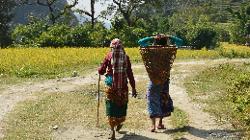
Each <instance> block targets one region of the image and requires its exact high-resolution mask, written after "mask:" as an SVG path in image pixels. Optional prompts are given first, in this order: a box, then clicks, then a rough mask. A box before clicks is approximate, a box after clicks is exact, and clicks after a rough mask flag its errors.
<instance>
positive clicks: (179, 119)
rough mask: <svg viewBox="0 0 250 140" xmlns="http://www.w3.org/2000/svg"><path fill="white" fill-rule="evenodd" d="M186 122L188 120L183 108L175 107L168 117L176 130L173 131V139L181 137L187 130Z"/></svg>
mask: <svg viewBox="0 0 250 140" xmlns="http://www.w3.org/2000/svg"><path fill="white" fill-rule="evenodd" d="M188 122H189V120H188V116H187V114H186V113H185V112H184V111H183V110H181V109H179V108H177V107H175V110H174V112H173V113H172V116H171V117H170V123H171V125H172V126H173V127H174V128H175V130H178V131H176V132H175V133H173V138H174V139H181V138H182V137H183V136H184V134H185V133H186V132H187V130H186V126H188Z"/></svg>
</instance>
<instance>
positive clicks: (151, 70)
mask: <svg viewBox="0 0 250 140" xmlns="http://www.w3.org/2000/svg"><path fill="white" fill-rule="evenodd" d="M176 52H177V48H176V47H175V46H149V47H146V48H140V53H141V55H142V60H143V63H144V65H145V67H146V70H147V72H148V76H149V78H150V80H151V81H152V82H153V83H154V84H163V83H164V82H165V81H166V80H167V79H169V77H170V70H171V68H172V65H173V62H174V60H175V57H176Z"/></svg>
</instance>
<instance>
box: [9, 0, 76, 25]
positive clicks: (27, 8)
mask: <svg viewBox="0 0 250 140" xmlns="http://www.w3.org/2000/svg"><path fill="white" fill-rule="evenodd" d="M65 4H67V0H58V1H57V2H56V4H55V5H56V7H58V8H59V10H61V9H63V7H64V5H65ZM48 13H49V10H48V8H47V7H45V6H41V5H38V4H33V5H18V6H17V7H16V8H15V9H14V15H15V16H14V18H13V19H12V21H13V23H14V24H25V23H27V22H28V16H29V15H32V16H35V17H38V18H40V19H45V17H46V16H47V15H48ZM72 16H73V17H74V18H73V21H72V23H78V21H77V18H76V17H75V15H74V14H73V12H72Z"/></svg>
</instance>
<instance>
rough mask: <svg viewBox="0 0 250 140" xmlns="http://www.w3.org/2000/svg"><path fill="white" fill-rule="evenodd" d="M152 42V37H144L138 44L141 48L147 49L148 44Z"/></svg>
mask: <svg viewBox="0 0 250 140" xmlns="http://www.w3.org/2000/svg"><path fill="white" fill-rule="evenodd" d="M153 41H154V37H145V38H142V39H140V40H139V41H138V43H139V44H140V46H142V47H147V46H149V45H150V43H149V42H153Z"/></svg>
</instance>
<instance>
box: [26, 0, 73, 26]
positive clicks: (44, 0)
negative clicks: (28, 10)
mask: <svg viewBox="0 0 250 140" xmlns="http://www.w3.org/2000/svg"><path fill="white" fill-rule="evenodd" d="M57 1H59V0H21V4H28V5H33V4H38V5H40V6H44V7H47V8H48V10H49V19H50V21H51V22H52V24H55V23H56V22H57V20H58V19H59V18H60V17H62V16H63V15H65V14H67V13H69V10H71V8H73V7H75V6H76V5H77V4H78V0H73V2H72V4H67V5H65V6H64V8H63V10H59V8H58V7H56V5H55V3H56V2H57Z"/></svg>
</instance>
